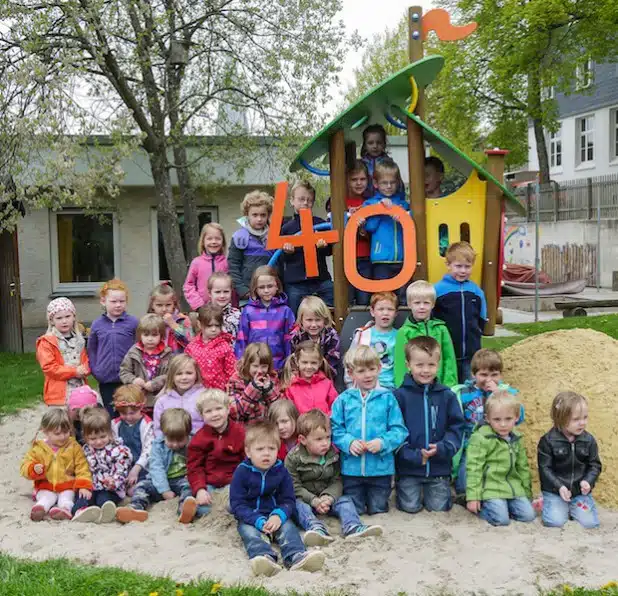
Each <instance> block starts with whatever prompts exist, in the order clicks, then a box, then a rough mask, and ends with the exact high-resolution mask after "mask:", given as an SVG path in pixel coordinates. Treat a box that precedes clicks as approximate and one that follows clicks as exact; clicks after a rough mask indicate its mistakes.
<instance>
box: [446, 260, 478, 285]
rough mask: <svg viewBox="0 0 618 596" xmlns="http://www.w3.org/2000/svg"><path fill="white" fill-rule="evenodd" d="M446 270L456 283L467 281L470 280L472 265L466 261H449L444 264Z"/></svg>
mask: <svg viewBox="0 0 618 596" xmlns="http://www.w3.org/2000/svg"><path fill="white" fill-rule="evenodd" d="M446 268H447V269H448V272H449V273H450V274H451V275H452V276H453V278H454V279H455V281H458V282H463V281H467V280H468V279H470V273H472V263H469V262H468V261H451V262H450V263H447V264H446Z"/></svg>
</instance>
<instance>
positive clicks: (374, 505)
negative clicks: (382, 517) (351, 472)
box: [343, 476, 392, 515]
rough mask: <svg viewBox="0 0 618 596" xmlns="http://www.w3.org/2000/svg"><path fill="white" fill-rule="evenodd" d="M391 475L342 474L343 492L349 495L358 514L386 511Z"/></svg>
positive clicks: (389, 494)
mask: <svg viewBox="0 0 618 596" xmlns="http://www.w3.org/2000/svg"><path fill="white" fill-rule="evenodd" d="M391 480H392V476H343V494H344V495H345V496H346V497H350V499H352V502H353V503H354V507H356V512H357V513H358V515H363V514H364V513H368V514H369V515H373V514H374V513H386V512H387V511H388V498H389V497H390V496H391Z"/></svg>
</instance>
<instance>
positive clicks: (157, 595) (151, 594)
mask: <svg viewBox="0 0 618 596" xmlns="http://www.w3.org/2000/svg"><path fill="white" fill-rule="evenodd" d="M148 596H159V592H150V594H148Z"/></svg>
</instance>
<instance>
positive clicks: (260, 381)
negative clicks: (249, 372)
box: [253, 373, 268, 389]
mask: <svg viewBox="0 0 618 596" xmlns="http://www.w3.org/2000/svg"><path fill="white" fill-rule="evenodd" d="M267 380H268V377H267V376H266V375H264V374H262V373H258V374H257V375H255V377H253V382H254V383H255V385H256V386H257V387H259V388H260V389H263V388H264V387H266V382H267Z"/></svg>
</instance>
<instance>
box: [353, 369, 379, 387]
mask: <svg viewBox="0 0 618 596" xmlns="http://www.w3.org/2000/svg"><path fill="white" fill-rule="evenodd" d="M348 372H349V374H350V378H351V379H352V381H353V383H354V386H355V387H357V388H358V389H360V390H361V391H371V390H372V389H375V388H376V385H377V384H378V375H379V374H380V367H379V366H357V367H356V368H354V369H351V370H350V371H348Z"/></svg>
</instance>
